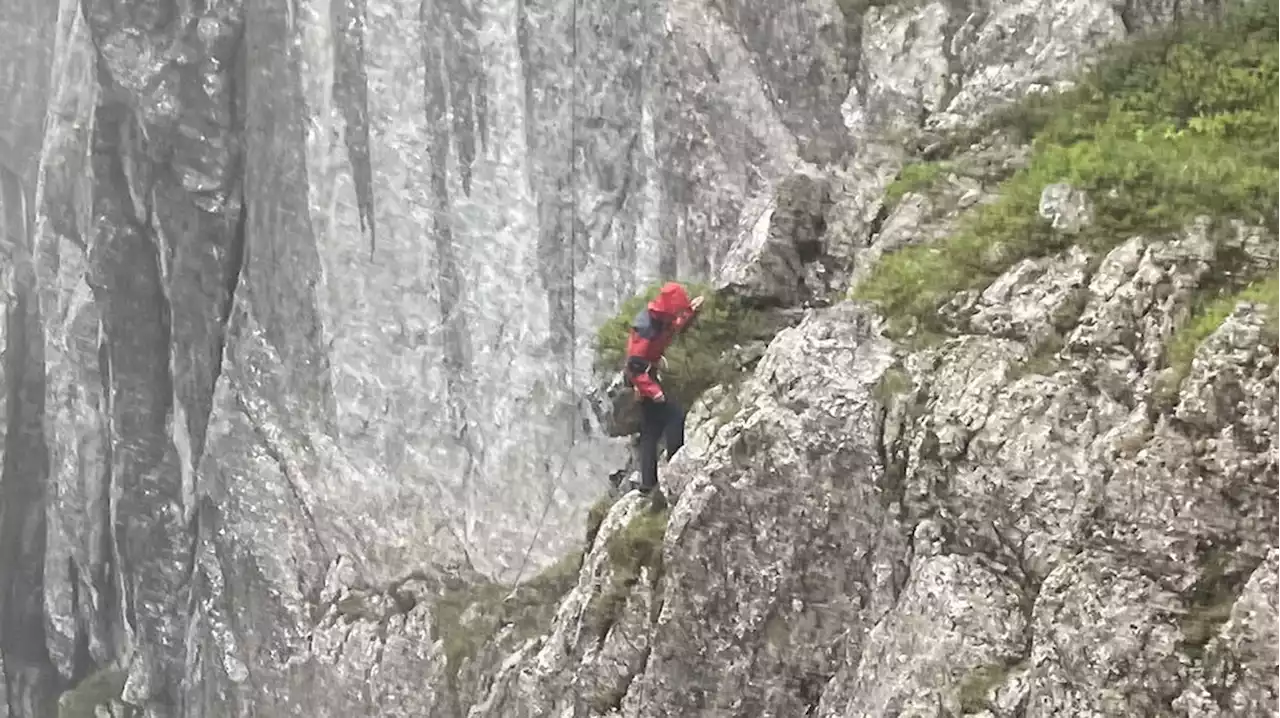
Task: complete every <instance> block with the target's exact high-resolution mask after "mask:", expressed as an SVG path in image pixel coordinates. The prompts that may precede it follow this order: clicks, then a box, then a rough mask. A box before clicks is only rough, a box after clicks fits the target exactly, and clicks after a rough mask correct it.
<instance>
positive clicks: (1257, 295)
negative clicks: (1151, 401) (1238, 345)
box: [1165, 274, 1280, 383]
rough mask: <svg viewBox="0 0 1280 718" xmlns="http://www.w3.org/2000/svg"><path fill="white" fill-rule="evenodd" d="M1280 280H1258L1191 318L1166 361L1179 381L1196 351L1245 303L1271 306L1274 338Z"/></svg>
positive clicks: (1171, 345) (1269, 317) (1172, 342)
mask: <svg viewBox="0 0 1280 718" xmlns="http://www.w3.org/2000/svg"><path fill="white" fill-rule="evenodd" d="M1277 295H1280V281H1278V280H1277V277H1276V275H1275V274H1271V275H1270V276H1268V277H1267V278H1265V279H1258V280H1255V281H1254V282H1252V283H1250V284H1249V285H1247V286H1246V287H1245V288H1244V289H1241V290H1240V291H1238V292H1233V293H1229V294H1227V295H1226V296H1219V297H1218V298H1216V299H1213V300H1212V301H1210V302H1208V303H1206V304H1204V305H1202V306H1201V307H1200V308H1199V309H1198V310H1197V311H1196V312H1195V314H1193V315H1192V317H1191V319H1190V320H1189V321H1188V322H1187V323H1186V324H1184V325H1183V326H1182V327H1180V328H1179V329H1178V331H1177V332H1176V333H1175V334H1174V335H1173V338H1172V339H1171V340H1170V342H1169V348H1168V351H1167V353H1166V355H1165V359H1166V362H1167V364H1168V365H1169V367H1171V368H1172V369H1173V370H1174V375H1175V378H1176V381H1177V382H1179V383H1180V382H1181V380H1182V379H1183V378H1185V377H1186V375H1187V372H1189V371H1190V370H1191V360H1192V359H1194V358H1195V354H1196V350H1197V349H1199V348H1200V345H1201V344H1202V343H1203V342H1204V340H1205V339H1208V338H1209V335H1210V334H1213V333H1214V332H1215V331H1217V329H1218V327H1220V326H1222V323H1223V322H1224V321H1226V319H1227V317H1229V316H1231V313H1232V312H1234V311H1235V310H1236V307H1237V306H1238V305H1239V304H1240V303H1241V302H1252V303H1258V304H1263V305H1265V306H1266V307H1267V322H1268V324H1269V325H1270V331H1271V332H1272V336H1274V335H1275V333H1276V324H1277V322H1278V321H1280V299H1278V298H1277Z"/></svg>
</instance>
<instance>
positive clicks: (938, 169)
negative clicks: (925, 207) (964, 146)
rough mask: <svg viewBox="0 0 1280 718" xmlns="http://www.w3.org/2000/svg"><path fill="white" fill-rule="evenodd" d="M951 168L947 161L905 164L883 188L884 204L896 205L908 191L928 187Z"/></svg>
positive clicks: (920, 190) (919, 190) (951, 165)
mask: <svg viewBox="0 0 1280 718" xmlns="http://www.w3.org/2000/svg"><path fill="white" fill-rule="evenodd" d="M953 169H954V167H953V163H951V162H947V161H938V162H912V163H909V164H907V165H905V166H904V167H903V168H902V171H901V172H899V173H898V176H897V177H896V178H894V180H893V181H892V182H890V183H889V186H888V187H886V188H885V190H884V203H885V205H886V206H888V207H895V206H897V204H898V203H899V202H901V201H902V198H903V197H905V196H906V195H907V194H908V193H911V192H922V191H924V190H927V189H929V188H930V187H932V186H933V185H934V183H936V182H937V181H938V178H940V177H942V176H943V175H944V174H946V173H948V172H951V171H952V170H953Z"/></svg>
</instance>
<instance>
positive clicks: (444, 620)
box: [432, 551, 582, 680]
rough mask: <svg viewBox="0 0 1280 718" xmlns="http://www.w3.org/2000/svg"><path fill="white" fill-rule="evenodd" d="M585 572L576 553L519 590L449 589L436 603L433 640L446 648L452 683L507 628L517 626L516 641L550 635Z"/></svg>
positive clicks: (489, 586)
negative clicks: (558, 613)
mask: <svg viewBox="0 0 1280 718" xmlns="http://www.w3.org/2000/svg"><path fill="white" fill-rule="evenodd" d="M581 567H582V553H581V552H579V551H574V552H571V553H568V554H566V555H565V556H563V557H562V558H561V559H560V560H559V561H557V562H556V563H554V564H552V565H550V566H548V567H547V568H545V569H543V570H542V572H541V573H539V574H537V575H536V576H534V577H533V578H531V579H529V580H528V581H526V582H525V583H523V584H521V585H520V586H518V587H517V588H516V589H515V590H514V591H512V589H511V587H510V586H508V585H504V584H500V583H495V582H483V583H478V584H458V585H455V586H451V587H449V588H448V589H447V590H446V591H445V592H444V593H443V594H442V595H441V596H440V598H439V599H437V601H436V603H435V607H434V610H433V612H432V637H433V638H435V639H437V640H440V641H441V642H442V644H443V648H444V655H445V665H446V671H447V674H448V676H449V677H450V679H451V680H456V679H457V676H458V673H459V671H460V670H461V669H462V667H463V666H464V665H465V663H466V662H467V661H468V660H471V659H474V658H475V657H476V656H477V655H478V654H479V652H480V651H481V649H483V648H484V647H485V645H486V644H488V643H489V642H490V641H492V640H493V638H494V637H495V636H496V635H497V634H498V632H499V631H501V630H502V629H504V628H507V627H512V628H513V629H514V635H515V637H516V638H517V639H526V638H531V637H534V636H538V635H541V634H543V633H545V632H546V631H547V629H548V628H550V626H551V620H552V619H553V618H554V617H555V612H556V608H557V606H558V605H559V602H560V599H561V598H563V597H564V595H565V594H566V593H568V592H569V591H570V590H571V589H572V588H573V587H574V585H575V584H576V583H577V580H578V571H579V570H580V569H581Z"/></svg>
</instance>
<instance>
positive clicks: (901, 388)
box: [872, 364, 914, 407]
mask: <svg viewBox="0 0 1280 718" xmlns="http://www.w3.org/2000/svg"><path fill="white" fill-rule="evenodd" d="M912 388H914V384H913V383H912V381H911V374H909V373H908V372H907V370H906V369H904V368H902V366H901V365H898V364H895V365H894V366H891V367H889V368H888V369H886V370H885V371H884V374H882V375H880V381H878V382H876V385H875V388H874V389H872V395H873V396H875V398H876V401H878V402H880V404H881V405H882V406H886V407H887V406H889V405H890V404H892V403H893V402H894V400H895V399H897V398H898V397H900V396H905V395H907V394H909V393H911V390H912Z"/></svg>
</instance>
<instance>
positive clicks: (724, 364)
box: [595, 282, 772, 407]
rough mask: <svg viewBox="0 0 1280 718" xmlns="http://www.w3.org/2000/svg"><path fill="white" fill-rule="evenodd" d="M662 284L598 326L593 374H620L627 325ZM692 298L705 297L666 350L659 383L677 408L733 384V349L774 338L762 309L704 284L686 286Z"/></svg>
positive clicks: (644, 293) (623, 306)
mask: <svg viewBox="0 0 1280 718" xmlns="http://www.w3.org/2000/svg"><path fill="white" fill-rule="evenodd" d="M661 287H662V283H660V282H659V283H654V284H652V285H650V286H649V288H648V289H646V290H645V291H644V292H642V293H640V294H638V295H636V296H634V297H632V298H631V299H628V300H627V301H626V302H624V303H623V305H622V308H621V309H620V310H619V311H618V314H617V315H615V316H614V317H613V318H611V319H609V320H608V321H606V322H605V323H604V324H603V325H601V327H600V329H599V330H598V331H597V333H596V362H595V367H596V371H598V372H601V373H607V372H615V371H620V370H621V369H622V364H623V360H624V358H625V357H624V356H623V355H624V354H625V352H626V347H627V336H628V334H629V333H630V330H631V323H632V321H633V320H634V319H635V316H636V315H637V314H639V313H640V310H642V309H644V307H645V306H646V305H647V304H648V303H649V302H650V301H651V300H652V299H653V298H654V297H656V296H657V295H658V290H659V289H660V288H661ZM685 289H687V290H688V292H689V296H690V297H696V296H698V295H699V294H701V295H703V296H705V297H706V301H705V302H704V303H703V305H702V311H701V312H700V313H699V315H698V319H697V321H696V322H695V323H694V324H693V326H691V327H689V329H688V330H687V331H685V333H684V334H683V335H682V336H679V337H677V338H676V339H675V341H673V342H672V343H671V346H670V347H669V348H668V349H667V351H666V358H667V368H666V369H665V370H664V371H662V384H663V387H664V389H665V390H666V392H667V393H668V394H670V395H671V396H672V397H674V398H675V400H676V401H677V402H679V403H680V405H681V406H684V407H690V406H692V405H693V402H694V401H696V400H697V399H698V397H699V396H701V395H702V392H704V391H706V390H707V389H710V388H711V387H713V386H715V385H717V384H725V383H729V382H731V381H733V380H734V379H736V378H737V377H738V375H739V374H740V371H739V367H738V366H737V364H736V363H735V362H733V361H731V360H730V359H729V358H727V357H726V354H727V353H729V352H730V351H731V350H732V349H733V348H734V347H735V346H737V345H743V344H747V343H748V342H751V341H753V340H757V339H766V338H769V337H770V336H772V330H771V328H770V326H769V323H768V322H767V321H766V320H765V317H764V315H763V313H762V312H761V311H760V310H757V309H753V308H751V307H748V306H746V305H745V304H743V303H742V302H740V301H738V300H735V299H733V298H730V297H725V296H717V295H716V294H715V293H714V292H713V291H711V288H710V287H709V286H708V285H705V284H686V285H685Z"/></svg>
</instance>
